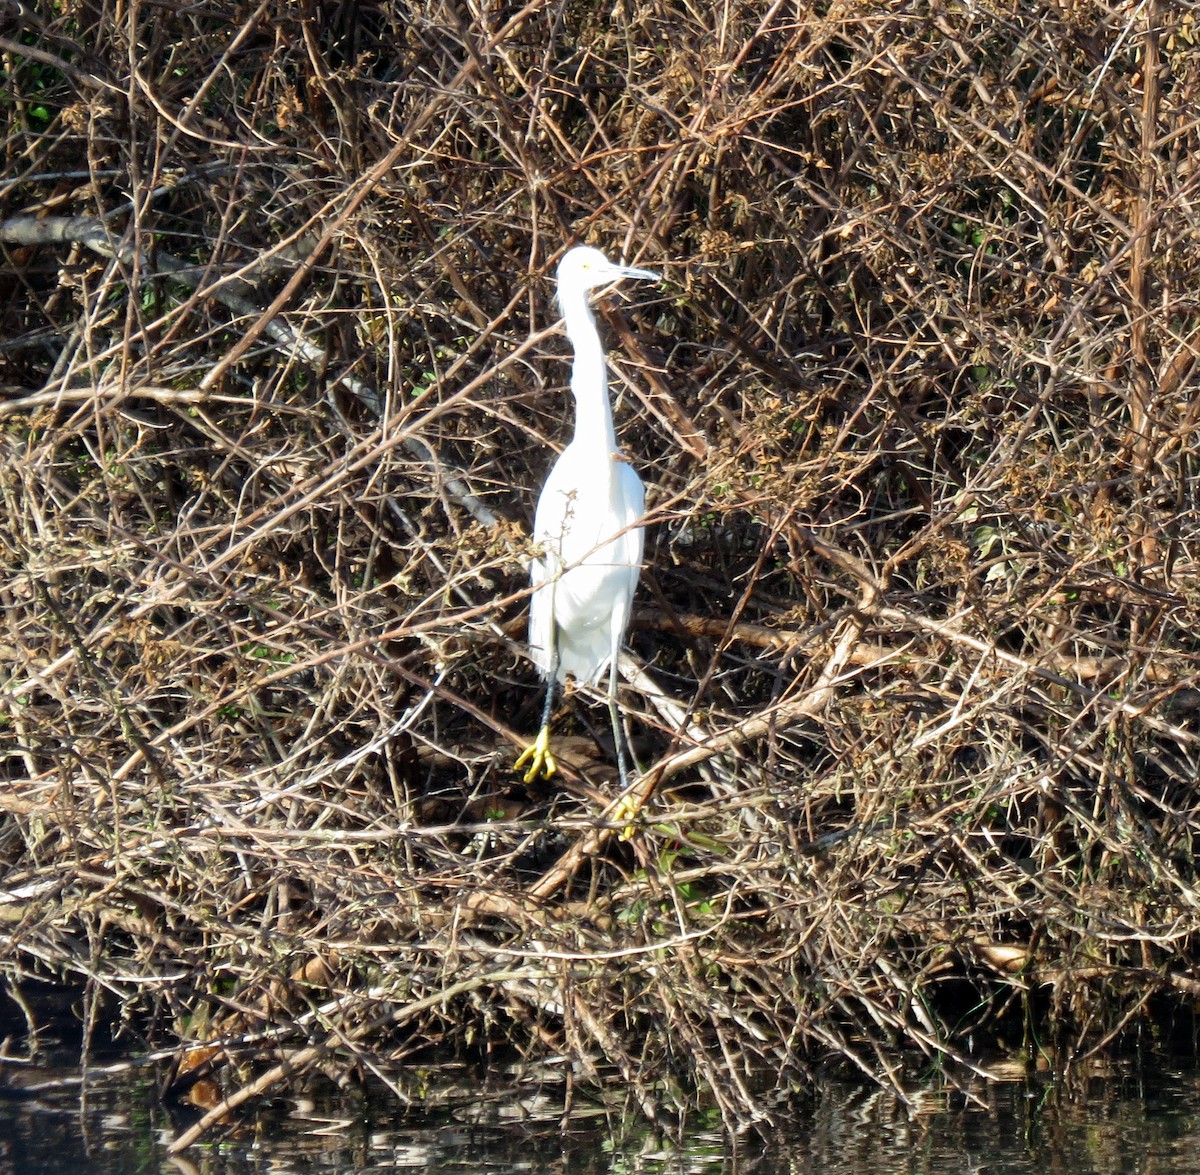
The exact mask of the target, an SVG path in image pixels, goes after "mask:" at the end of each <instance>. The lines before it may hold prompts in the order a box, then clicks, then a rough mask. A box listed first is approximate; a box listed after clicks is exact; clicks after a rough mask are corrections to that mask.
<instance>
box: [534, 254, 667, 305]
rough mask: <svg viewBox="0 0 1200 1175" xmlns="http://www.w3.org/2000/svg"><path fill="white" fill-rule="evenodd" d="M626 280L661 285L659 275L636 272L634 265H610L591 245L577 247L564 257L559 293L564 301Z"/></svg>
mask: <svg viewBox="0 0 1200 1175" xmlns="http://www.w3.org/2000/svg"><path fill="white" fill-rule="evenodd" d="M625 277H641V278H645V279H646V280H647V281H658V274H657V273H651V272H650V270H648V269H634V268H633V267H632V266H630V265H617V264H615V263H614V262H612V261H609V259H608V258H607V257H605V256H604V254H603V253H601V252H600V250H599V249H593V248H591V246H589V245H577V246H576V247H575V248H574V249H568V250H567V252H566V253H564V254H563V259H562V260H561V261H560V262H559V263H558V293H559V297H560V298H565V297H568V296H569V295H570V294H571V293H574V292H578V293H580V294H586V293H587V291H588V290H594V289H596V288H597V287H598V286H606V285H608V284H609V283H610V282H615V281H620V280H621V279H622V278H625Z"/></svg>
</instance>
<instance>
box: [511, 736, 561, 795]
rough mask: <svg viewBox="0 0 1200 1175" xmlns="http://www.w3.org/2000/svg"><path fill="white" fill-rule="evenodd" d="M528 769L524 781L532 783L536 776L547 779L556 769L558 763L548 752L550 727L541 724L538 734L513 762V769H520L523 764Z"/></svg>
mask: <svg viewBox="0 0 1200 1175" xmlns="http://www.w3.org/2000/svg"><path fill="white" fill-rule="evenodd" d="M526 763H528V764H529V770H528V771H526V772H525V775H524V779H525V782H526V783H532V782H533V781H534V780H535V779H537V778H538V776H544V777H545V778H546V779H549V778H550V776H551V775H553V774H554V773H555V772H556V771H557V770H558V764H557V763H556V762H555V761H554V756H553V755H552V754H551V753H550V727H548V726H543V727H542V729H541V730H539V731H538V736H537V738H535V739H534V740H533V742H531V743H530V744H529V746H527V747H526V748H525V749H524V750H523V751H522V752H521V756H520V758H519V759H518V760H517V761H516V762H515V763H514V764H513V770H514V771H520V770H521V768H522V767H524V766H525V764H526Z"/></svg>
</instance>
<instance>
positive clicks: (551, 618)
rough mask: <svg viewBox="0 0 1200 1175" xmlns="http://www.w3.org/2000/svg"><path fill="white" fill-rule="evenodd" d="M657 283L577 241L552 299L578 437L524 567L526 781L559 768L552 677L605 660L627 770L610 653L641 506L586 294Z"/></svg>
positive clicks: (539, 516) (638, 544) (629, 593)
mask: <svg viewBox="0 0 1200 1175" xmlns="http://www.w3.org/2000/svg"><path fill="white" fill-rule="evenodd" d="M629 277H638V278H645V279H646V280H648V281H658V274H656V273H651V272H650V271H649V270H646V269H633V268H631V267H630V266H628V265H615V264H613V262H611V261H609V260H608V258H607V257H605V256H604V254H603V253H601V252H600V251H599V250H598V249H591V248H588V247H587V246H579V247H577V248H574V249H571V250H570V251H569V252H567V253H566V254H565V255H564V257H563V259H562V261H560V262H559V265H558V303H559V306H560V307H561V308H562V313H563V320H564V322H565V324H566V328H567V338H568V339H570V341H571V345H572V347H573V348H574V350H575V359H574V362H573V364H572V366H571V391H572V392H573V393H574V396H575V435H574V437H573V438H572V440H571V443H570V444H569V445H568V446H567V447H566V448H565V449H564V450H563V451H562V453H561V454H560V456H559V458H558V460H557V461H556V462H555V463H554V468H553V469H551V470H550V476H549V477H548V478H546V484H545V485H544V486H543V487H542V494H541V497H540V498H538V504H537V512H536V514H535V516H534V522H533V537H534V541H535V542H536V543H537V544H538V545H539V546H540V548H541V551H540V554H539V556H538V557H537V558H535V559H534V560H533V562H532V564H531V565H530V578H531V579H532V582H533V595H532V597H531V598H530V602H529V650H530V652H531V653H532V654H533V660H534V663H535V664H536V665H537V667H538V670H539V672H540V673H541V675H542V677H543V679H544V680H545V681H546V701H545V705H544V706H543V708H542V728H541V730H539V731H538V735H537V738H536V739H535V740H534V741H533V743H532V744H531V745H530V746H529V747H527V748H526V749H525V751H524V752H523V753H522V754H521V757H520V758H519V759H518V760H517V762H516V767H517V769H518V770H519V769H520V768H521V767H523V766H525V764H526V763H528V764H529V768H528V770H527V771H526V772H525V777H524V778H525V782H526V783H532V782H533V780H534V779H536V778H537V777H538V776H539V775H543V774H544V775H547V776H549V775H552V774H553V773H554V771H555V770H556V769H557V768H556V764H555V762H554V756H553V755H552V754H551V752H550V711H551V709H552V707H553V702H554V687H555V685H556V683H558V682H561V681H565V680H566V678H567V675H568V674H571V675H572V676H574V678H575V680H576V681H578V682H582V683H586V684H595V683H597V682H598V681H599V680H600V677H601V674H602V673H603V671H604V667H605V666H606V665H607V666H608V670H609V672H608V713H609V717H610V718H611V720H612V728H613V739H614V740H615V742H616V751H617V769H618V771H619V772H620V776H621V788H622V790H624V789H625V788H626V787H627V786H628V782H629V781H628V775H629V769H628V765H627V762H626V756H625V746H624V743H623V741H622V739H621V728H620V723H619V722H618V720H617V658H618V656H619V654H620V652H621V645H622V643H623V642H624V640H625V629H626V627H627V626H628V624H629V610H630V608H631V607H632V605H633V593H634V591H635V589H636V588H637V581H638V573H639V572H640V570H641V563H642V542H643V532H642V529H641V527H640V526H639V525H638V524H639V522H640V521H641V517H642V509H643V506H644V504H645V492H644V490H643V489H642V483H641V479H640V478H639V477H638V475H637V474H636V473H634V471H633V467H632V466H631V465H630V464H629V462H628V461H627V460H626V459H625V458H624V457H623V456H622V455H621V452H620V450H619V449H618V448H617V434H616V430H615V429H614V428H613V418H612V407H611V406H610V404H609V402H608V376H607V374H606V372H605V368H604V347H603V345H602V344H601V342H600V334H599V332H598V331H597V330H596V319H595V318H594V317H593V315H592V310H591V307H590V306H589V305H588V294H589V292H590V291H592V290H594V289H597V288H598V287H600V286H607V285H609V284H610V283H612V282H615V281H619V280H621V279H622V278H629Z"/></svg>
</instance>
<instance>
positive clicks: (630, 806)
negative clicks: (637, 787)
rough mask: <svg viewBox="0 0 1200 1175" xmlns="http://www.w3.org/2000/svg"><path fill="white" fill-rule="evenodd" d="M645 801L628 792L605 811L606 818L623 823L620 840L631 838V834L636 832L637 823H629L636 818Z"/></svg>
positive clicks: (615, 822) (616, 822)
mask: <svg viewBox="0 0 1200 1175" xmlns="http://www.w3.org/2000/svg"><path fill="white" fill-rule="evenodd" d="M645 803H646V801H645V799H644V798H642V797H640V796H637V795H635V794H634V793H633V792H630V793H629V794H627V795H623V796H622V797H621V798H620V799H619V800H617V802H616V803H615V804H613V806H612V807H611V808H610V809H609V810H608V812H607V813H606V819H608V820H611V821H612V822H613V823H614V824H624V825H625V827H624V828H622V829H621V835H620V839H621V840H631V839H632V838H633V834H634V833H635V832H637V825H636V824H631V823H630V821H632V820H636V819H637V818H638V816H639V815H640V813H641V811H642V807H643V806H644V805H645Z"/></svg>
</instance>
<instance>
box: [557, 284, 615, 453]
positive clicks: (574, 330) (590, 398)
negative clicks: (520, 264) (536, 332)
mask: <svg viewBox="0 0 1200 1175" xmlns="http://www.w3.org/2000/svg"><path fill="white" fill-rule="evenodd" d="M562 310H563V318H564V319H565V321H566V325H567V337H568V338H569V339H570V340H571V345H572V346H573V347H574V349H575V361H574V363H573V364H572V365H571V391H572V392H574V393H575V441H576V443H583V444H585V445H588V446H598V445H600V443H601V440H603V443H604V444H605V445H607V446H608V449H609V451H610V452H614V453H615V452H616V451H617V434H616V430H615V429H614V428H613V418H612V407H611V406H610V405H609V402H608V374H607V371H606V369H605V366H604V348H603V346H601V344H600V332H599V331H597V329H596V319H595V318H594V317H593V315H592V311H591V308H590V307H589V306H588V304H587V295H586V294H580V295H579V296H578V297H573V298H570V299H568V300H567V301H566V302H564V304H563V308H562Z"/></svg>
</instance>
